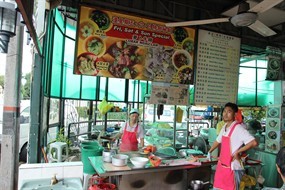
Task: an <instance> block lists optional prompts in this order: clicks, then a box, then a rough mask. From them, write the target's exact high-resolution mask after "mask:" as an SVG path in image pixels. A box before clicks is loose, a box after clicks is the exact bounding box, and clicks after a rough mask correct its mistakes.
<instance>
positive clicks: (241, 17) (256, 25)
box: [165, 0, 283, 37]
mask: <svg viewBox="0 0 285 190" xmlns="http://www.w3.org/2000/svg"><path fill="white" fill-rule="evenodd" d="M282 1H283V0H264V1H262V2H260V3H258V4H257V5H255V6H254V7H252V8H251V9H250V8H249V3H248V2H245V1H242V2H241V3H240V4H239V6H238V12H237V14H236V15H234V16H232V17H225V18H215V19H207V20H193V21H184V22H171V23H166V24H165V25H166V26H168V27H176V26H196V25H204V24H213V23H221V22H231V23H232V24H233V25H234V26H236V27H244V26H247V27H249V28H250V29H252V30H253V31H255V32H257V33H259V34H260V35H262V36H264V37H267V36H273V35H275V34H276V32H275V31H273V30H271V29H270V28H269V27H268V26H266V25H265V24H263V23H262V22H260V21H259V20H257V19H258V14H260V13H263V12H265V11H267V10H268V9H271V8H272V7H274V6H275V5H277V4H279V3H280V2H282Z"/></svg>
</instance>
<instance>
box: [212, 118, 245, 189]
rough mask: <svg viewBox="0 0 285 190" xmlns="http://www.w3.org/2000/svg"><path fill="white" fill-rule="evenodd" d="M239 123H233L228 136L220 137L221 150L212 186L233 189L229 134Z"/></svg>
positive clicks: (233, 180) (234, 187) (234, 186)
mask: <svg viewBox="0 0 285 190" xmlns="http://www.w3.org/2000/svg"><path fill="white" fill-rule="evenodd" d="M237 124H239V123H235V124H234V126H233V127H232V128H231V131H230V133H229V135H228V136H224V135H223V137H222V143H221V152H220V157H219V161H218V164H217V167H216V173H215V179H214V187H215V188H218V189H222V190H235V189H236V185H235V176H234V171H233V170H232V169H231V162H232V159H233V158H232V151H231V139H230V138H231V135H232V133H233V131H234V129H235V127H236V125H237Z"/></svg>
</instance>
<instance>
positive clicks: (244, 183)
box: [239, 174, 256, 190]
mask: <svg viewBox="0 0 285 190" xmlns="http://www.w3.org/2000/svg"><path fill="white" fill-rule="evenodd" d="M255 185H256V179H255V178H254V177H252V176H250V175H247V174H244V175H243V176H242V178H241V182H240V188H239V190H244V189H245V187H251V186H255Z"/></svg>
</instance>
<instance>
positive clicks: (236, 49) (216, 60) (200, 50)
mask: <svg viewBox="0 0 285 190" xmlns="http://www.w3.org/2000/svg"><path fill="white" fill-rule="evenodd" d="M240 43H241V41H240V38H237V37H233V36H229V35H225V34H220V33H216V32H211V31H206V30H199V34H198V46H197V62H196V81H195V104H196V105H219V106H221V105H224V104H225V103H227V102H234V103H235V102H236V99H237V92H238V74H239V57H240Z"/></svg>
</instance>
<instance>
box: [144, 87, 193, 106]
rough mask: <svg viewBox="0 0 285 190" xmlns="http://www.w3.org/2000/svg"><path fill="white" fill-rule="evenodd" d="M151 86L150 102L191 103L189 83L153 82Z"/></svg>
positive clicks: (168, 103)
mask: <svg viewBox="0 0 285 190" xmlns="http://www.w3.org/2000/svg"><path fill="white" fill-rule="evenodd" d="M151 87H152V88H151V96H150V99H149V103H150V104H167V105H188V104H189V85H184V84H166V83H160V82H153V83H152V85H151Z"/></svg>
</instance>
